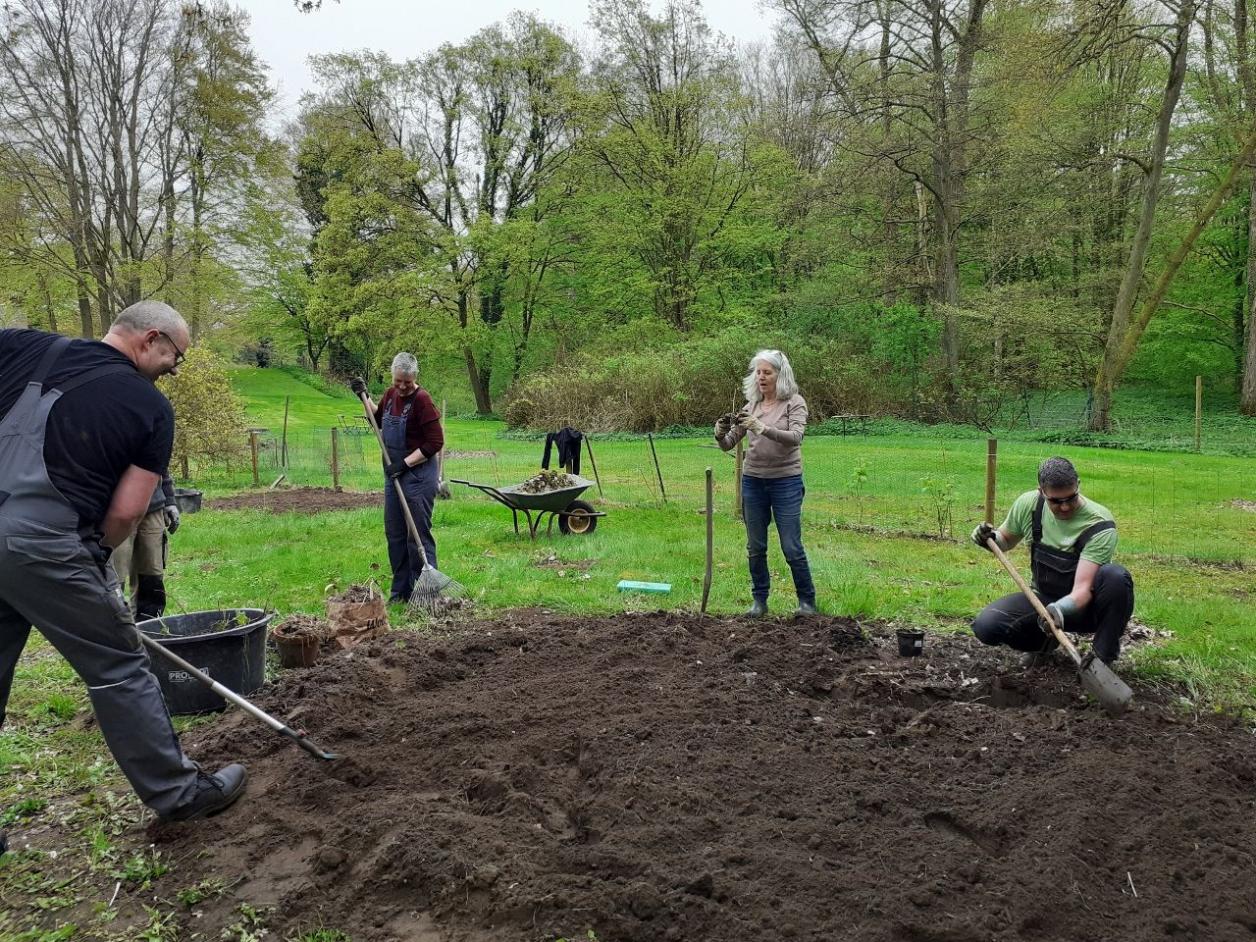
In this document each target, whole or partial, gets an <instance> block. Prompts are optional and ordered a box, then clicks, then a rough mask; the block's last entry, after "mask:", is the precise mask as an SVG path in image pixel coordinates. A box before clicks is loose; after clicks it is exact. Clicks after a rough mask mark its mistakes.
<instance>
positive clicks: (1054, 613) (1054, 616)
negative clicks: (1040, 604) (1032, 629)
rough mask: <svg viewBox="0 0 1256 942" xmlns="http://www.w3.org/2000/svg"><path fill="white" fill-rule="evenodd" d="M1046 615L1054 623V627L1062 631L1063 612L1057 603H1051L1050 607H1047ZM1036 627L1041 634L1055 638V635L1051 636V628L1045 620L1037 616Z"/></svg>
mask: <svg viewBox="0 0 1256 942" xmlns="http://www.w3.org/2000/svg"><path fill="white" fill-rule="evenodd" d="M1047 614H1048V615H1050V616H1051V620H1052V621H1053V622H1055V627H1057V628H1059V629H1060V630H1061V631H1063V630H1064V612H1063V610H1062V608H1061V606H1060V605H1059V603H1057V602H1052V603H1051V604H1050V605H1048V606H1047ZM1038 627H1039V628H1041V629H1042V633H1043V634H1045V635H1051V637H1053V638H1054V637H1055V635H1054V634H1052V632H1051V626H1050V625H1048V624H1047V622H1046V619H1045V618H1043V617H1042V616H1041V615H1039V616H1038Z"/></svg>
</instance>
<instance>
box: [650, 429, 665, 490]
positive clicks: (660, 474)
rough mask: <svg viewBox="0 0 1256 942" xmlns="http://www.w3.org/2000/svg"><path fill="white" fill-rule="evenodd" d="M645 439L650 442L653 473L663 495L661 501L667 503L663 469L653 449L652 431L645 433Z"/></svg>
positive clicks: (657, 454)
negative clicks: (657, 479) (656, 477)
mask: <svg viewBox="0 0 1256 942" xmlns="http://www.w3.org/2000/svg"><path fill="white" fill-rule="evenodd" d="M645 437H646V440H647V441H649V443H650V454H651V455H652V456H653V457H654V473H655V474H657V475H658V478H659V493H660V494H662V495H663V503H665V504H666V503H667V491H666V490H664V488H663V471H662V469H661V468H659V453H658V452H657V451H655V450H654V434H653V433H652V432H646V433H645Z"/></svg>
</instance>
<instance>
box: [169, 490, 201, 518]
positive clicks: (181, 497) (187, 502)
mask: <svg viewBox="0 0 1256 942" xmlns="http://www.w3.org/2000/svg"><path fill="white" fill-rule="evenodd" d="M174 502H175V503H176V504H178V506H179V513H184V514H194V513H196V512H197V511H198V510H200V509H201V492H200V491H198V490H197V489H196V488H194V487H176V488H175V489H174Z"/></svg>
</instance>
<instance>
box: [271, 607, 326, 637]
mask: <svg viewBox="0 0 1256 942" xmlns="http://www.w3.org/2000/svg"><path fill="white" fill-rule="evenodd" d="M270 632H271V634H272V635H280V636H282V637H284V638H287V639H290V640H292V641H296V640H298V639H304V638H318V639H320V640H321V639H324V638H327V637H329V636H330V635H331V628H330V626H328V624H327V621H326V619H323V618H319V617H318V616H317V615H300V614H298V615H289V616H288V617H287V618H285V619H283V621H280V622H276V623H275V625H274V627H272V628H271V629H270Z"/></svg>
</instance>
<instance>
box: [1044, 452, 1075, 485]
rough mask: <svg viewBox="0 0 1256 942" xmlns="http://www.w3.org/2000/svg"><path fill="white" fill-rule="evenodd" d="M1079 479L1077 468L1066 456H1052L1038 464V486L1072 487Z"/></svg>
mask: <svg viewBox="0 0 1256 942" xmlns="http://www.w3.org/2000/svg"><path fill="white" fill-rule="evenodd" d="M1079 480H1080V479H1079V478H1078V477H1077V469H1076V468H1074V467H1073V462H1071V461H1069V460H1068V459H1067V458H1060V457H1058V456H1057V457H1052V458H1048V459H1047V460H1046V461H1044V462H1043V463H1042V464H1040V465H1038V486H1039V487H1072V486H1073V485H1074V484H1076V483H1077V482H1078V481H1079Z"/></svg>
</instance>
